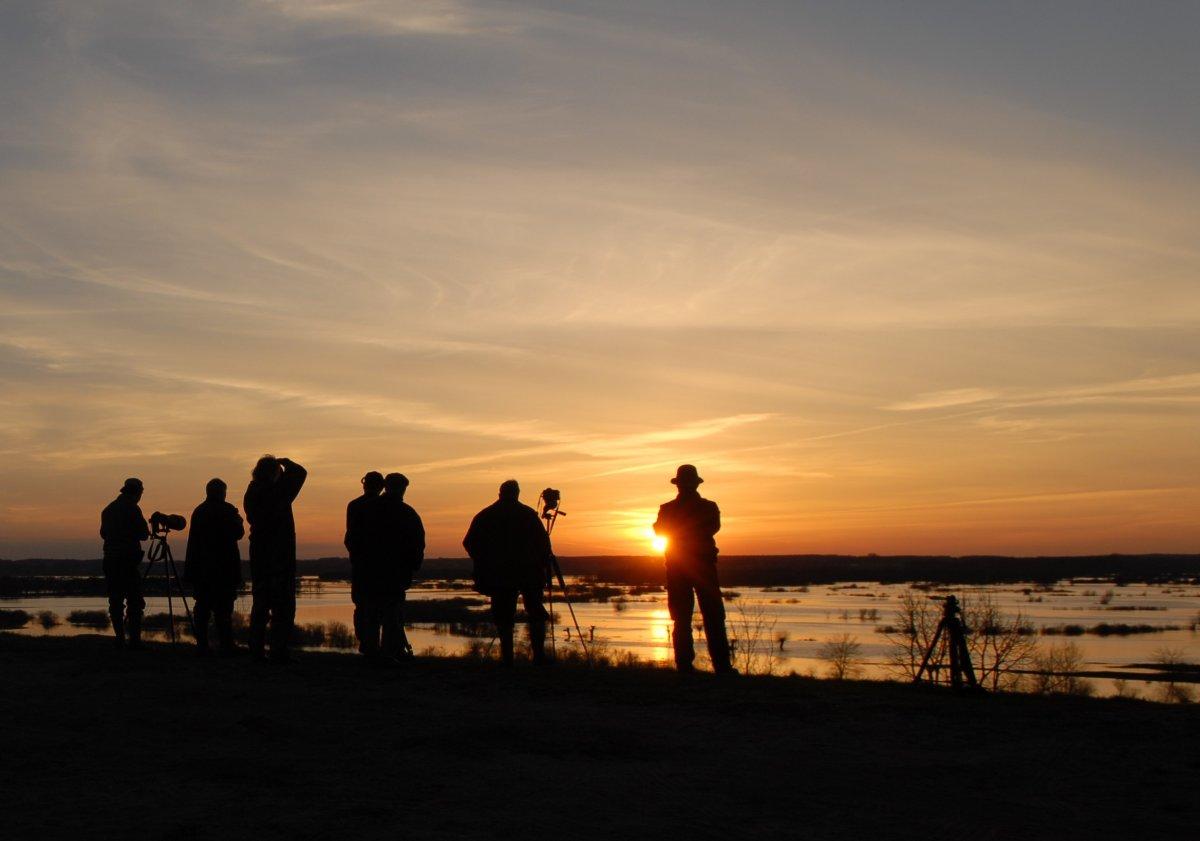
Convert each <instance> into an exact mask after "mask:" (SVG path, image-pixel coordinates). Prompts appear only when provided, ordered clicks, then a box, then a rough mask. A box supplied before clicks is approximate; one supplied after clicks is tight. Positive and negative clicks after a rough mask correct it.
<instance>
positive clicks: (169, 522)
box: [142, 511, 196, 645]
mask: <svg viewBox="0 0 1200 841" xmlns="http://www.w3.org/2000/svg"><path fill="white" fill-rule="evenodd" d="M185 528H187V519H186V518H185V517H184V516H183V515H182V514H163V513H162V512H161V511H155V512H154V513H153V514H151V515H150V545H149V547H148V548H147V549H146V570H145V571H144V572H143V573H142V581H143V582H145V580H146V579H147V578H149V577H150V573H151V572H152V571H153V570H154V565H155V564H161V565H162V576H163V582H164V583H165V584H166V585H167V617H168V622H169V624H168V626H167V629H168V633H170V635H171V645H175V643H176V642H177V639H176V632H175V598H174V590H173V587H174V588H177V589H178V591H179V600H180V601H181V602H183V609H184V612H185V613H186V614H187V618H188V623H189V624H191V626H192V632H193V634H194V633H195V630H196V624H195V622H196V620H195V619H193V618H192V608H191V607H190V606H189V605H188V600H187V594H186V593H185V592H184V590H183V581H182V580H181V579H180V577H179V570H178V569H177V568H176V566H175V556H174V555H173V554H172V553H171V544H170V543H168V542H167V535H168V534H170V533H171V532H173V531H182V530H183V529H185Z"/></svg>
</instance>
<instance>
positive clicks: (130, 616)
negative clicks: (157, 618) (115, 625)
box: [125, 562, 146, 648]
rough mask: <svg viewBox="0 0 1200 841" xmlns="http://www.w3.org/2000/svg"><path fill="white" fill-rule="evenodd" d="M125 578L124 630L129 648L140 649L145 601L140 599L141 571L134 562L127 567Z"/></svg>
mask: <svg viewBox="0 0 1200 841" xmlns="http://www.w3.org/2000/svg"><path fill="white" fill-rule="evenodd" d="M125 576H126V577H125V628H126V630H128V632H129V647H130V648H141V646H142V614H143V613H145V612H146V600H145V599H144V598H142V571H141V569H140V568H139V567H138V564H137V563H136V562H134V563H131V564H130V565H129V567H128V568H127V569H126V571H125Z"/></svg>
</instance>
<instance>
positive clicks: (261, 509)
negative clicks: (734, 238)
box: [242, 462, 308, 575]
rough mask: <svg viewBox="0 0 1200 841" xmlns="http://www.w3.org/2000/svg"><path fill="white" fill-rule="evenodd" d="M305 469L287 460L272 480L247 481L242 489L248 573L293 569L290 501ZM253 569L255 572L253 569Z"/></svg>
mask: <svg viewBox="0 0 1200 841" xmlns="http://www.w3.org/2000/svg"><path fill="white" fill-rule="evenodd" d="M307 477H308V471H306V470H305V469H304V468H303V467H301V466H300V465H298V464H294V463H292V462H288V463H287V464H286V465H285V467H284V471H283V473H281V474H280V476H279V478H278V479H276V480H275V481H274V482H260V481H258V480H257V479H255V480H253V481H251V482H250V486H249V487H248V488H246V496H245V499H243V500H242V509H243V510H244V511H245V512H246V520H247V521H248V522H249V523H250V570H251V573H252V574H256V575H257V574H260V573H261V574H264V575H265V574H269V573H271V572H283V571H285V570H286V569H289V568H290V569H294V568H295V566H296V520H295V518H294V517H293V516H292V502H294V501H295V499H296V497H297V496H299V495H300V488H301V487H303V485H304V480H305V479H306V478H307ZM256 570H257V571H256Z"/></svg>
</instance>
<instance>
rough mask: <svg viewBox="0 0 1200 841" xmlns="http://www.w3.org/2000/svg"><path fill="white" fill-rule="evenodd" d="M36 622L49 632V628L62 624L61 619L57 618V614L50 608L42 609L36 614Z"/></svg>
mask: <svg viewBox="0 0 1200 841" xmlns="http://www.w3.org/2000/svg"><path fill="white" fill-rule="evenodd" d="M37 623H38V624H39V625H41V626H42V630H43V631H46V632H49V631H50V629H51V628H56V627H58V626H59V625H61V624H62V620H61V619H59V618H58V614H57V613H55V612H54V611H52V610H43V611H41V612H40V613H38V615H37Z"/></svg>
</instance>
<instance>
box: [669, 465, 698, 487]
mask: <svg viewBox="0 0 1200 841" xmlns="http://www.w3.org/2000/svg"><path fill="white" fill-rule="evenodd" d="M703 481H704V480H703V479H701V478H700V474H699V473H697V472H696V466H695V465H693V464H681V465H679V468H678V469H677V470H676V471H675V478H674V479H672V480H671V484H672V485H692V486H695V485H699V484H700V483H702V482H703Z"/></svg>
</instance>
